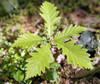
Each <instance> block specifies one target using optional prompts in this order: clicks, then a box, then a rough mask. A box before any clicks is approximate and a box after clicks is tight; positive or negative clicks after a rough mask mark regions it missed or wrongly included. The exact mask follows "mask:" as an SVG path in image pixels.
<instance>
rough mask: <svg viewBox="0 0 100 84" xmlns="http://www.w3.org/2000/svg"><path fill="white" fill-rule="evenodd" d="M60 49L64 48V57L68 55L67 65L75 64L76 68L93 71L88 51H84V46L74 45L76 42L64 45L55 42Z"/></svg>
mask: <svg viewBox="0 0 100 84" xmlns="http://www.w3.org/2000/svg"><path fill="white" fill-rule="evenodd" d="M54 43H55V44H56V45H57V47H58V48H62V50H63V52H62V55H67V63H68V64H71V63H72V62H73V64H74V66H75V67H77V65H79V66H80V67H81V68H83V67H84V68H90V69H93V66H92V62H91V59H90V58H89V54H88V53H86V51H87V50H86V49H82V48H81V47H82V45H74V44H75V41H69V42H66V43H64V42H63V43H62V42H61V41H54Z"/></svg>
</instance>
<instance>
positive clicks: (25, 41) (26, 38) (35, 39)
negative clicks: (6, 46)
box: [11, 32, 44, 48]
mask: <svg viewBox="0 0 100 84" xmlns="http://www.w3.org/2000/svg"><path fill="white" fill-rule="evenodd" d="M43 41H44V39H43V38H41V37H40V36H38V35H37V34H31V33H29V32H28V33H25V34H23V35H20V36H19V38H18V39H17V40H16V41H15V42H14V44H13V45H12V46H11V47H18V46H21V47H23V48H30V47H31V46H35V47H36V46H37V45H38V44H39V43H43Z"/></svg>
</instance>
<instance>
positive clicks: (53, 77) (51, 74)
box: [46, 71, 58, 82]
mask: <svg viewBox="0 0 100 84" xmlns="http://www.w3.org/2000/svg"><path fill="white" fill-rule="evenodd" d="M46 77H47V79H48V80H50V81H51V82H54V81H55V80H56V79H57V77H58V75H57V72H56V71H48V72H47V73H46Z"/></svg>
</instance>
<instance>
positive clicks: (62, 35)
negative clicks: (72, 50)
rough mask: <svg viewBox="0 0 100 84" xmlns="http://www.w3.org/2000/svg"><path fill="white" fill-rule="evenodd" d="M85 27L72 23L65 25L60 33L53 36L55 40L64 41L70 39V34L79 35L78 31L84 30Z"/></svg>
mask: <svg viewBox="0 0 100 84" xmlns="http://www.w3.org/2000/svg"><path fill="white" fill-rule="evenodd" d="M85 29H86V28H85V27H81V26H77V25H75V26H73V25H72V24H71V25H69V26H67V27H65V29H64V30H63V32H62V33H60V32H58V34H57V35H56V36H55V39H56V40H62V41H65V39H66V38H67V39H70V38H71V36H77V35H79V33H81V32H82V31H84V30H85Z"/></svg>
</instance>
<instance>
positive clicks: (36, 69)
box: [25, 44, 54, 79]
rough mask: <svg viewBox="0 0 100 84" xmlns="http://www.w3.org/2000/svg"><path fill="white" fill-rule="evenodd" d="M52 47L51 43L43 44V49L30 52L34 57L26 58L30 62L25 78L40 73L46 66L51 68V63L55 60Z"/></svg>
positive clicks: (27, 65)
mask: <svg viewBox="0 0 100 84" xmlns="http://www.w3.org/2000/svg"><path fill="white" fill-rule="evenodd" d="M50 47H51V46H50V44H46V45H42V48H41V49H37V51H38V52H35V53H31V54H30V55H31V56H32V57H31V58H29V59H27V60H26V62H28V63H27V64H26V67H27V68H26V78H25V79H28V78H31V77H33V76H37V75H40V74H41V72H45V68H49V65H50V63H51V62H53V61H54V59H53V56H52V52H51V51H50Z"/></svg>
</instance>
